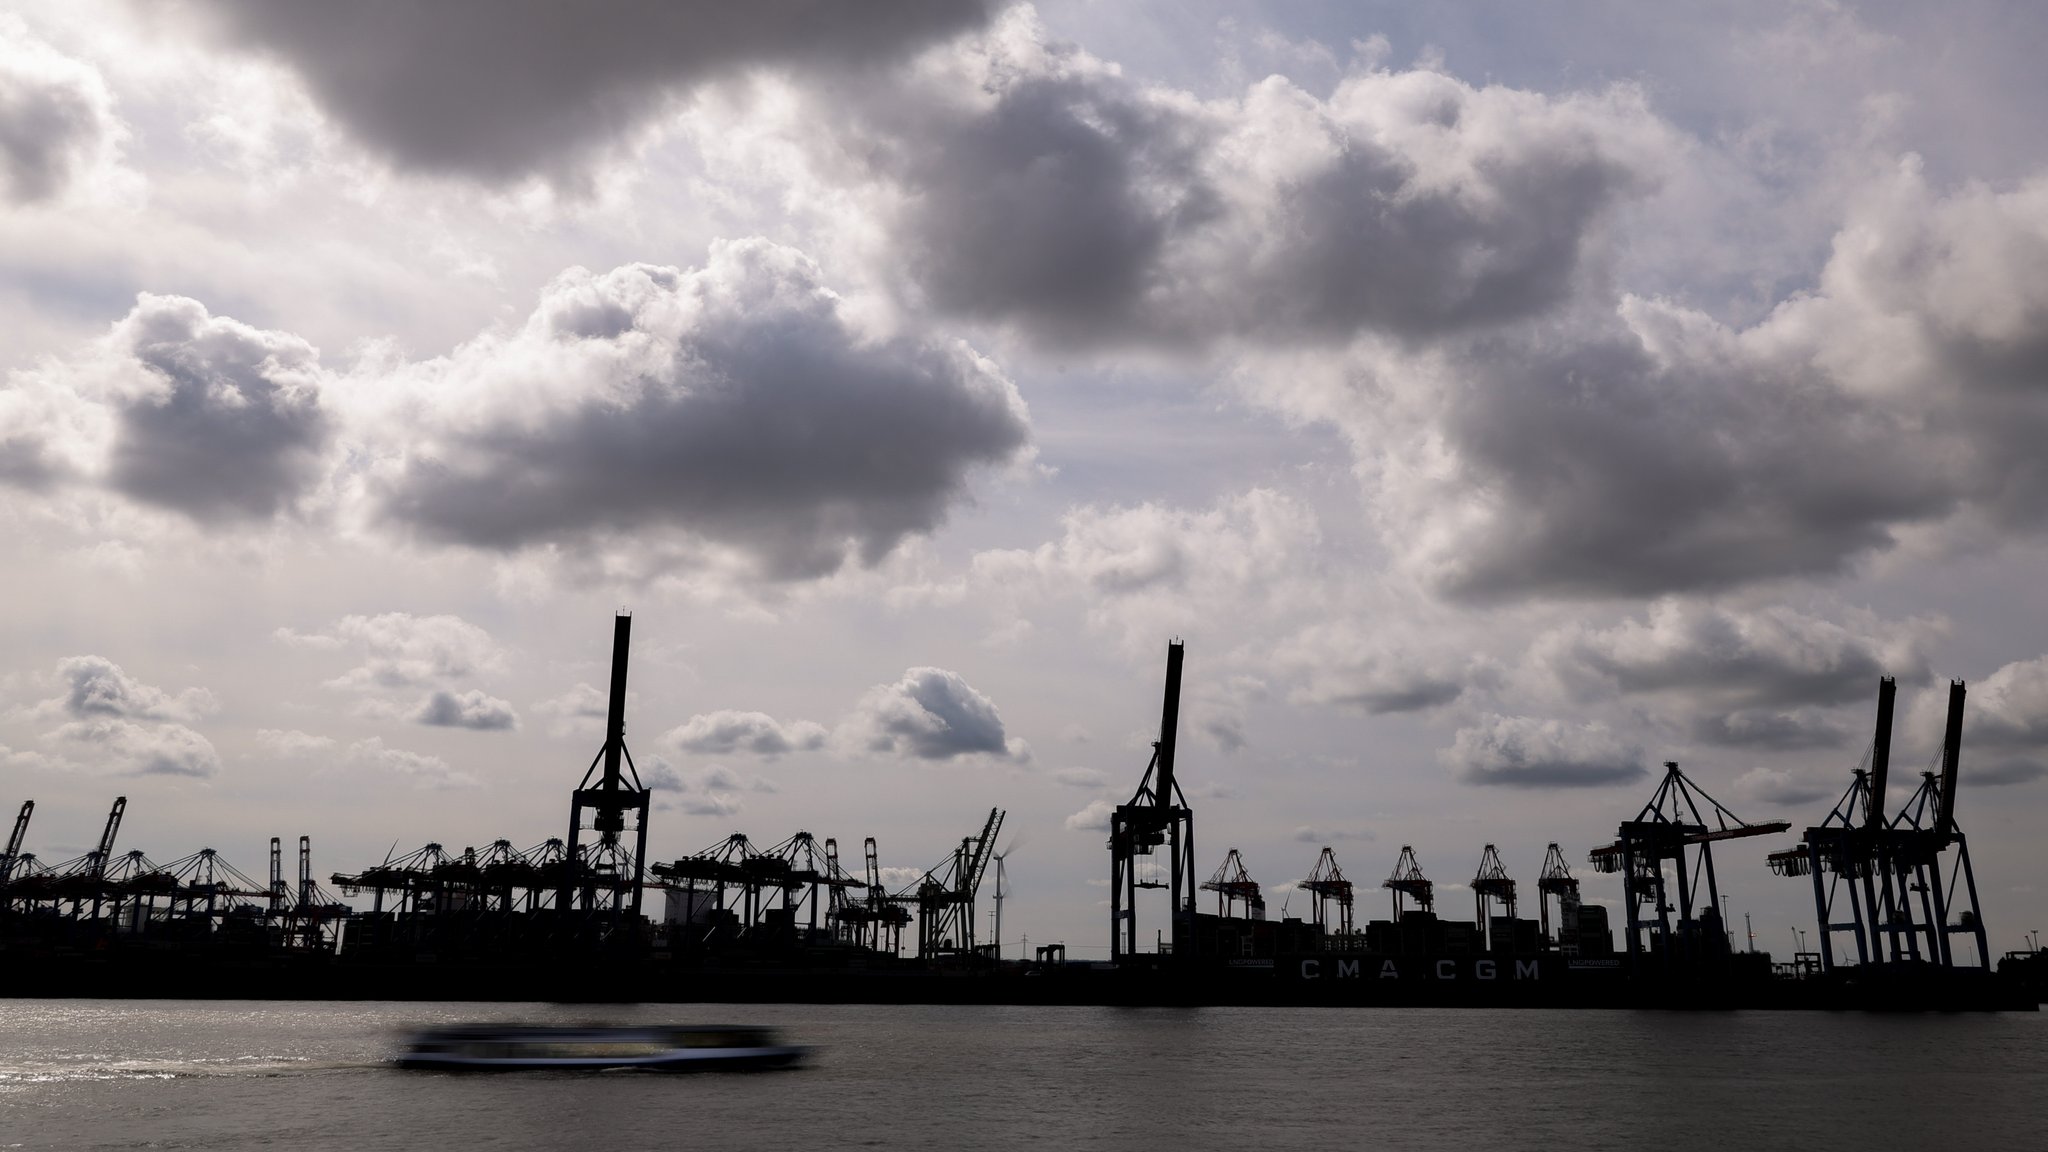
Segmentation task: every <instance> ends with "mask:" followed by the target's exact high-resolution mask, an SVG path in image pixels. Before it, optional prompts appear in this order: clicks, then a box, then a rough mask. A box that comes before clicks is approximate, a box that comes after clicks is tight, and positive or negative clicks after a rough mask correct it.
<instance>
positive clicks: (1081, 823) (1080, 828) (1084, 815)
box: [1066, 800, 1116, 832]
mask: <svg viewBox="0 0 2048 1152" xmlns="http://www.w3.org/2000/svg"><path fill="white" fill-rule="evenodd" d="M1115 808H1116V803H1115V801H1112V800H1091V801H1089V803H1088V806H1087V807H1086V808H1083V809H1081V810H1080V811H1079V812H1076V813H1074V814H1073V815H1072V816H1069V817H1067V821H1066V825H1067V831H1069V832H1107V831H1109V817H1110V813H1111V812H1112V811H1113V810H1114V809H1115Z"/></svg>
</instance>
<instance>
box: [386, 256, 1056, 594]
mask: <svg viewBox="0 0 2048 1152" xmlns="http://www.w3.org/2000/svg"><path fill="white" fill-rule="evenodd" d="M396 385H397V387H396V395H395V397H394V399H393V402H392V403H393V406H392V408H391V409H390V410H389V411H388V412H386V413H385V414H384V416H383V420H384V421H385V422H384V423H383V424H382V425H381V427H382V428H383V429H384V430H385V432H386V433H387V434H388V437H389V439H388V441H387V452H388V453H389V454H388V455H386V456H385V458H383V459H382V460H381V461H380V463H379V464H378V466H377V467H376V468H375V469H374V472H373V475H372V476H371V477H370V480H369V491H370V494H371V499H372V502H373V505H374V508H375V515H376V516H377V517H378V519H380V520H381V521H382V522H383V523H385V524H387V525H391V526H395V527H399V528H402V529H404V530H406V531H408V532H410V533H412V534H415V535H416V536H418V537H420V538H423V539H426V540H431V541H436V542H440V543H445V544H459V545H466V546H470V547H475V548H481V549H487V550H497V551H506V552H510V551H517V550H520V549H524V548H563V549H567V550H569V551H572V552H573V551H579V550H584V549H587V548H590V547H593V546H602V545H604V544H605V543H607V542H612V541H617V542H618V543H619V546H620V547H621V548H622V549H624V550H626V551H628V552H630V553H633V554H637V555H643V556H644V555H648V554H651V553H654V552H655V551H656V549H654V548H652V547H650V543H651V541H650V537H651V538H652V542H658V541H659V540H660V539H662V538H663V535H664V534H669V535H675V534H680V536H682V537H683V538H685V539H686V540H689V541H695V542H697V545H698V547H697V551H699V552H704V551H706V550H709V551H713V552H723V553H726V554H731V555H735V556H738V557H740V558H741V559H742V560H743V561H744V562H745V563H747V565H748V566H749V567H750V568H751V569H752V570H753V571H754V572H756V573H757V574H758V575H761V576H765V577H767V578H769V579H771V580H795V579H803V578H809V577H817V576H822V575H827V574H829V573H831V572H834V571H836V570H838V569H839V568H840V567H841V566H842V565H843V564H845V563H846V562H847V561H848V560H849V559H853V560H857V561H858V562H860V563H864V564H872V563H874V562H876V561H878V560H880V559H881V558H882V557H883V556H884V555H886V554H887V553H888V552H890V551H891V550H892V549H894V548H895V547H896V545H897V544H898V543H900V542H901V541H902V540H903V539H904V538H905V537H907V536H910V535H913V534H918V533H923V532H927V531H930V530H931V529H932V528H933V527H935V526H936V525H937V524H938V523H939V522H940V521H941V520H942V519H943V518H944V516H945V514H946V512H947V510H948V508H949V507H950V506H951V505H952V504H953V503H954V502H955V501H956V500H958V499H959V498H960V497H961V496H962V495H963V492H964V487H965V484H966V482H967V478H968V476H969V474H970V473H971V472H973V471H974V470H975V469H977V468H980V467H985V466H995V465H1003V464H1006V463H1008V462H1010V461H1012V460H1014V459H1016V458H1017V457H1018V456H1019V455H1020V453H1022V452H1023V451H1024V449H1025V443H1026V437H1027V428H1026V417H1025V410H1024V405H1023V401H1022V400H1021V399H1020V398H1019V397H1018V394H1017V391H1016V389H1015V388H1014V387H1012V386H1011V384H1010V383H1009V381H1008V380H1006V379H1005V378H1004V377H1003V376H1002V375H1001V374H1000V373H999V372H998V371H997V370H996V368H995V366H994V365H993V364H992V363H990V362H989V361H988V360H987V359H985V358H983V357H981V356H980V355H978V354H976V353H975V352H974V351H973V350H972V349H971V348H968V347H967V346H966V345H965V344H961V343H958V342H955V341H947V340H940V339H931V340H911V339H904V338H878V337H871V336H868V335H866V334H863V333H862V332H859V331H857V330H856V329H855V328H854V326H853V325H852V323H851V321H850V320H849V318H848V316H847V315H846V313H845V312H844V311H843V310H842V307H841V304H840V301H839V298H838V297H837V296H836V295H834V294H833V293H832V292H831V291H830V290H829V289H827V288H826V287H825V286H824V284H823V283H822V280H821V278H820V273H819V271H818V269H817V267H816V266H815V265H813V264H812V263H811V262H810V261H809V260H808V259H807V258H805V257H804V256H803V255H802V254H801V253H798V252H796V251H794V250H792V249H789V248H783V247H778V246H776V245H773V244H768V243H766V242H763V241H738V242H730V243H719V244H716V245H714V246H713V248H712V251H711V255H710V259H709V260H708V262H707V263H706V265H705V266H704V267H703V268H701V269H695V270H691V271H682V270H679V269H676V268H664V267H654V266H651V265H631V266H627V267H624V268H619V269H616V270H614V271H612V272H609V273H606V274H604V275H592V274H590V273H587V272H583V271H581V270H572V271H570V272H568V273H565V274H563V275H562V276H561V277H560V278H558V279H557V280H556V281H555V282H554V283H553V284H551V285H550V286H549V287H548V289H547V290H546V291H545V292H544V294H543V296H542V300H541V304H540V307H539V308H538V309H537V310H536V311H535V312H534V313H533V315H532V316H531V317H530V318H529V319H528V320H527V322H526V323H525V324H524V325H522V326H520V327H519V328H517V329H516V330H514V331H512V332H510V333H508V334H502V335H501V334H491V335H486V336H482V337H479V338H478V339H476V340H474V341H471V342H470V343H468V344H465V345H463V346H462V347H461V348H459V349H457V350H456V351H455V352H454V353H453V354H452V355H450V356H449V357H447V358H444V359H441V360H436V361H432V362H429V363H426V364H421V365H416V366H413V367H411V368H409V369H406V370H405V371H404V372H402V373H401V374H400V379H399V380H398V381H397V382H396ZM627 541H630V546H628V544H627V543H626V542H627Z"/></svg>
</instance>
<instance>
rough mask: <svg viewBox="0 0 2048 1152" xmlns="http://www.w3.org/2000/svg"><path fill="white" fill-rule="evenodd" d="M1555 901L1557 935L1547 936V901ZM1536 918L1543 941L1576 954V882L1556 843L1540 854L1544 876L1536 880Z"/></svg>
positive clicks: (1577, 909) (1548, 930)
mask: <svg viewBox="0 0 2048 1152" xmlns="http://www.w3.org/2000/svg"><path fill="white" fill-rule="evenodd" d="M1552 900H1556V901H1557V933H1558V934H1557V935H1556V936H1552V935H1551V934H1550V902H1551V901H1552ZM1536 905H1537V916H1538V918H1539V919H1540V920H1541V929H1542V932H1543V938H1544V939H1545V940H1547V941H1550V942H1551V943H1554V944H1557V945H1559V946H1560V947H1561V948H1562V949H1563V950H1564V951H1566V952H1576V951H1578V938H1579V881H1578V879H1577V878H1576V877H1574V876H1573V875H1572V870H1571V868H1570V867H1568V866H1566V864H1565V862H1564V851H1563V849H1560V848H1559V847H1558V846H1557V845H1556V844H1555V843H1553V844H1551V845H1550V847H1549V848H1548V849H1546V850H1545V851H1544V853H1543V873H1542V875H1540V876H1538V877H1537V878H1536Z"/></svg>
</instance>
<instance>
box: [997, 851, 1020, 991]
mask: <svg viewBox="0 0 2048 1152" xmlns="http://www.w3.org/2000/svg"><path fill="white" fill-rule="evenodd" d="M1021 840H1022V837H1018V838H1016V839H1013V840H1011V841H1010V846H1009V847H1008V848H1005V849H1003V850H1002V851H1001V852H997V853H995V855H994V859H995V862H996V923H995V929H996V931H995V937H996V941H995V943H996V952H995V959H996V963H997V964H1001V963H1002V962H1003V897H1005V896H1007V895H1009V894H1010V889H1009V872H1008V871H1007V870H1006V869H1005V868H1004V866H1003V861H1005V860H1007V859H1009V857H1010V853H1012V852H1015V851H1016V850H1017V845H1018V843H1019V842H1020V841H1021Z"/></svg>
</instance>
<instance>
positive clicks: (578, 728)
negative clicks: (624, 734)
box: [533, 681, 633, 738]
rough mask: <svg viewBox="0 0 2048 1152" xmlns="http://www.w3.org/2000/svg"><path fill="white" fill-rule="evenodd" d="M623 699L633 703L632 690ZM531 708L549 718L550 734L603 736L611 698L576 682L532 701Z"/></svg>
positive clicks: (609, 714) (609, 712)
mask: <svg viewBox="0 0 2048 1152" xmlns="http://www.w3.org/2000/svg"><path fill="white" fill-rule="evenodd" d="M626 702H627V703H628V704H631V703H632V702H633V693H631V692H628V693H626ZM533 710H534V711H535V712H538V713H539V714H541V715H542V716H546V717H549V718H550V720H551V722H550V723H549V725H548V732H549V734H550V735H554V736H580V735H590V736H596V737H599V738H602V737H603V736H604V722H605V721H606V720H607V719H609V718H610V716H611V697H610V696H609V695H608V694H606V693H605V692H604V690H602V689H599V688H593V687H591V686H590V685H588V684H585V683H582V682H580V681H579V682H578V683H577V684H576V686H575V687H574V688H571V689H569V690H568V691H567V692H564V693H562V694H561V695H560V696H555V697H552V698H550V699H547V700H543V701H541V702H540V703H538V704H535V705H534V706H533Z"/></svg>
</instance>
